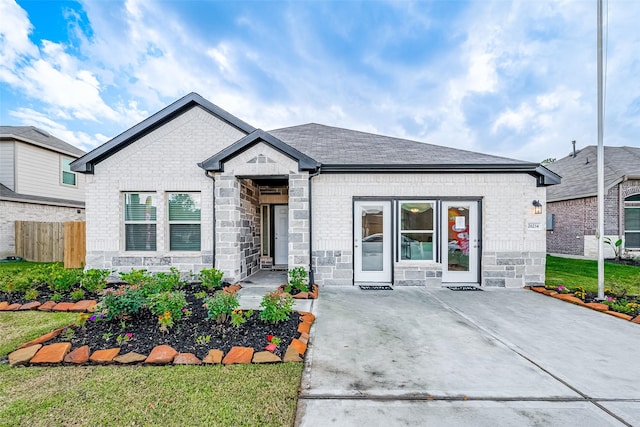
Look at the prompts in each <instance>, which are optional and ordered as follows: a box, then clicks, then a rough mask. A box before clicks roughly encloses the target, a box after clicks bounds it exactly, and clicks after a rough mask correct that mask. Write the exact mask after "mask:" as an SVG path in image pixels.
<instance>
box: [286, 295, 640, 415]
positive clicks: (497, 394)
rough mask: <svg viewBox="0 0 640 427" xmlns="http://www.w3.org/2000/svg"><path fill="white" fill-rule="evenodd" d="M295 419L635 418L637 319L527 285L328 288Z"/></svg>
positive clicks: (638, 404)
mask: <svg viewBox="0 0 640 427" xmlns="http://www.w3.org/2000/svg"><path fill="white" fill-rule="evenodd" d="M314 310H315V312H316V314H317V319H316V323H315V324H314V328H313V329H312V340H311V346H310V348H309V350H308V352H307V358H306V361H305V371H304V374H303V380H302V391H301V396H300V400H299V403H298V414H297V420H296V425H300V426H327V425H340V426H350V425H361V426H364V425H367V426H387V427H388V426H396V425H421V426H422V425H434V426H498V425H499V426H505V425H517V426H529V425H530V426H576V425H579V426H581V427H586V426H605V425H606V426H608V425H614V426H617V425H627V426H629V425H638V426H640V325H636V324H632V323H630V322H626V321H623V320H620V319H616V318H613V317H611V316H607V315H605V314H602V313H597V312H595V311H591V310H589V309H586V308H582V307H578V306H574V305H571V304H568V303H566V302H563V301H559V300H555V299H553V298H549V297H546V296H544V295H540V294H537V293H534V292H531V291H526V290H505V289H496V290H487V291H484V292H461V291H450V290H448V289H437V290H431V289H425V288H414V287H407V288H396V289H395V290H393V291H361V290H360V289H358V288H356V287H353V288H351V287H349V288H323V289H322V291H321V296H320V298H319V299H318V300H317V301H316V304H315V307H314Z"/></svg>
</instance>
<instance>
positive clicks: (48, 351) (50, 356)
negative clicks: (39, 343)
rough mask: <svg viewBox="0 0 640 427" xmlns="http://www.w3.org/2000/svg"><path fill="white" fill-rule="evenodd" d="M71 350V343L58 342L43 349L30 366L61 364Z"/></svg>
mask: <svg viewBox="0 0 640 427" xmlns="http://www.w3.org/2000/svg"><path fill="white" fill-rule="evenodd" d="M69 350H71V343H70V342H58V343H55V344H49V345H45V346H44V347H42V348H41V349H40V350H38V352H37V353H36V355H35V356H33V358H32V359H31V360H30V361H29V363H30V364H32V365H34V364H39V363H60V362H62V361H63V360H64V357H65V356H66V355H67V353H68V352H69Z"/></svg>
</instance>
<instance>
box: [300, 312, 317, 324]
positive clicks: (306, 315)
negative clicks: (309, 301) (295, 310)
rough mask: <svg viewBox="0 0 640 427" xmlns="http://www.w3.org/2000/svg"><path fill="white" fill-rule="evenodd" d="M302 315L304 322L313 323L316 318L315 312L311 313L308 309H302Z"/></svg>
mask: <svg viewBox="0 0 640 427" xmlns="http://www.w3.org/2000/svg"><path fill="white" fill-rule="evenodd" d="M300 316H301V319H302V321H303V322H309V323H313V322H314V321H315V320H316V316H314V315H313V313H309V312H308V311H301V312H300Z"/></svg>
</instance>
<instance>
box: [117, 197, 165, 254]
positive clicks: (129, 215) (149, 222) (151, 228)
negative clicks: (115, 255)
mask: <svg viewBox="0 0 640 427" xmlns="http://www.w3.org/2000/svg"><path fill="white" fill-rule="evenodd" d="M157 206H158V196H157V195H156V194H155V193H124V232H125V239H124V240H125V250H127V251H155V250H156V209H157Z"/></svg>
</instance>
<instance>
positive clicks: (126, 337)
mask: <svg viewBox="0 0 640 427" xmlns="http://www.w3.org/2000/svg"><path fill="white" fill-rule="evenodd" d="M132 339H133V334H132V333H131V332H127V333H126V334H124V335H118V336H117V337H116V341H117V342H118V344H122V343H123V342H128V341H131V340H132Z"/></svg>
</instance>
